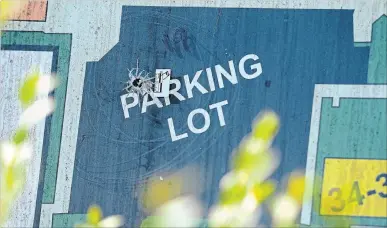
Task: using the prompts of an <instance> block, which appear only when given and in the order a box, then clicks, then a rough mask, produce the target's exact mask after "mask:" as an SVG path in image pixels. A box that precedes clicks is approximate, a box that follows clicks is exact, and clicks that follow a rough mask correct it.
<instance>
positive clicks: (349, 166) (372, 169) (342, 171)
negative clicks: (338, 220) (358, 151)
mask: <svg viewBox="0 0 387 228" xmlns="http://www.w3.org/2000/svg"><path fill="white" fill-rule="evenodd" d="M320 214H321V215H342V216H367V217H387V160H363V159H336V158H327V159H325V165H324V178H323V186H322V192H321V204H320Z"/></svg>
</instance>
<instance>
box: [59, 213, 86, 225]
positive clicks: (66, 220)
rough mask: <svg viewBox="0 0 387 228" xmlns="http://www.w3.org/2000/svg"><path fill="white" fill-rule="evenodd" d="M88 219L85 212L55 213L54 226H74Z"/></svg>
mask: <svg viewBox="0 0 387 228" xmlns="http://www.w3.org/2000/svg"><path fill="white" fill-rule="evenodd" d="M85 221H86V215H85V214H53V215H52V225H51V226H52V227H74V226H75V225H76V224H80V223H83V222H85Z"/></svg>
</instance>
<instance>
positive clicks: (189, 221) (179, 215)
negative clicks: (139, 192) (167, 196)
mask: <svg viewBox="0 0 387 228" xmlns="http://www.w3.org/2000/svg"><path fill="white" fill-rule="evenodd" d="M155 216H158V217H160V224H158V225H159V226H160V227H195V226H197V225H198V223H200V221H201V220H200V219H201V217H202V208H201V205H200V202H199V201H198V200H197V199H196V198H195V197H193V196H182V197H179V198H176V199H173V200H171V201H169V202H167V203H165V204H163V205H162V206H161V207H160V208H158V209H157V210H156V212H155Z"/></svg>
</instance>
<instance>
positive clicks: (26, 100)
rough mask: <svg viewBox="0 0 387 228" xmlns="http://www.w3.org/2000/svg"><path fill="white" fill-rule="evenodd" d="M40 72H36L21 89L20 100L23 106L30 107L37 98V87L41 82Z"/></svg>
mask: <svg viewBox="0 0 387 228" xmlns="http://www.w3.org/2000/svg"><path fill="white" fill-rule="evenodd" d="M39 75H40V73H39V71H37V70H35V71H33V72H32V73H30V74H29V75H27V79H26V80H25V81H24V83H23V85H22V86H21V87H20V89H19V100H20V102H21V103H22V105H23V106H27V105H30V104H31V103H32V101H33V100H34V99H35V96H36V87H37V83H38V81H39Z"/></svg>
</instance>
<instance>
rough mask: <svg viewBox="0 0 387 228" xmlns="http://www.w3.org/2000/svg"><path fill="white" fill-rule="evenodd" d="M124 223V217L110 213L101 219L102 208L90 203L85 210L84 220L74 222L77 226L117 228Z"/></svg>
mask: <svg viewBox="0 0 387 228" xmlns="http://www.w3.org/2000/svg"><path fill="white" fill-rule="evenodd" d="M123 225H124V218H123V217H122V216H120V215H112V216H108V217H106V218H104V219H103V214H102V210H101V208H100V207H99V206H97V205H92V206H90V207H89V209H88V210H87V214H86V222H85V223H82V224H76V225H75V227H77V228H86V227H88V228H90V227H95V228H97V227H101V228H118V227H122V226H123Z"/></svg>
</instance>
